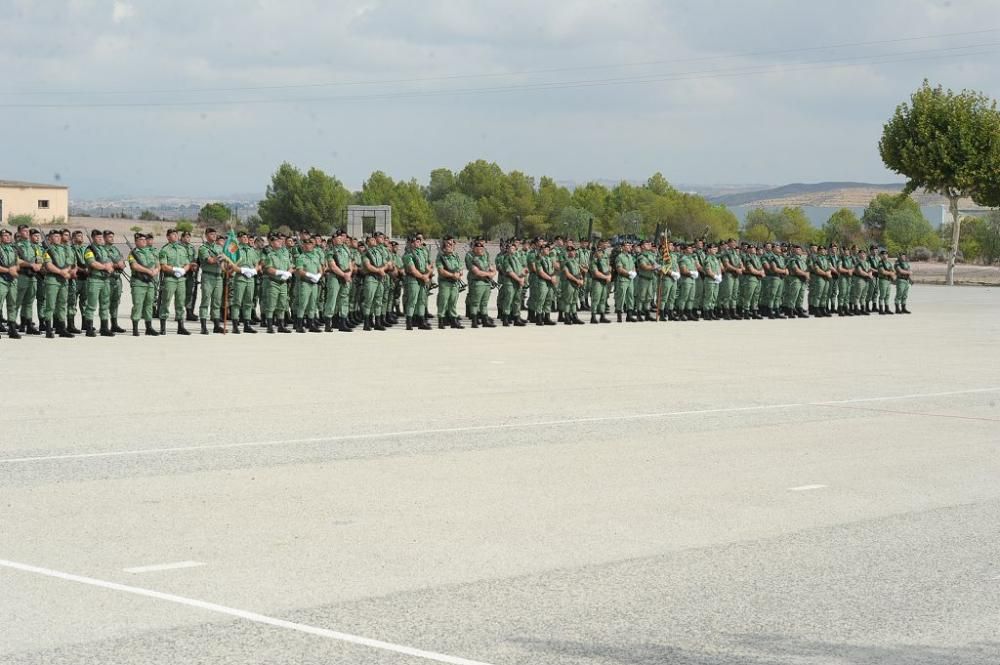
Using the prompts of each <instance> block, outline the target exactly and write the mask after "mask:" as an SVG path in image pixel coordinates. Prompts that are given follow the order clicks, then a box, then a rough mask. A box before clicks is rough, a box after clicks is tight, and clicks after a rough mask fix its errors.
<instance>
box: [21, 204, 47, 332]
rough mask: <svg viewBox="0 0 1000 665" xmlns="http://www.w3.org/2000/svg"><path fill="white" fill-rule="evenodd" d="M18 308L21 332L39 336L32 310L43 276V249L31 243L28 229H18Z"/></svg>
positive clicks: (22, 225)
mask: <svg viewBox="0 0 1000 665" xmlns="http://www.w3.org/2000/svg"><path fill="white" fill-rule="evenodd" d="M17 236H18V238H17V241H16V242H15V243H14V250H15V251H16V252H17V308H18V310H19V311H20V326H19V330H20V331H21V332H23V333H25V334H27V335H37V334H39V333H40V332H41V331H40V330H39V329H38V328H36V327H35V322H34V319H33V313H32V309H33V306H34V304H35V294H36V292H37V291H38V276H39V275H41V274H42V248H41V247H40V246H38V245H36V244H35V243H33V242H31V233H30V232H29V230H28V227H27V226H25V225H24V224H21V225H19V226H18V227H17Z"/></svg>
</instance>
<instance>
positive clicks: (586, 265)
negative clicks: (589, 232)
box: [576, 247, 593, 310]
mask: <svg viewBox="0 0 1000 665" xmlns="http://www.w3.org/2000/svg"><path fill="white" fill-rule="evenodd" d="M592 255H593V252H592V251H591V250H590V248H588V247H578V248H577V250H576V258H578V259H579V260H580V267H581V268H582V269H583V286H582V287H580V288H579V289H577V296H578V297H579V299H580V309H584V310H586V309H590V300H589V298H590V284H591V281H592V280H593V277H592V276H591V274H590V258H591V256H592Z"/></svg>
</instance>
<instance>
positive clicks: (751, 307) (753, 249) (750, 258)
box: [740, 245, 766, 320]
mask: <svg viewBox="0 0 1000 665" xmlns="http://www.w3.org/2000/svg"><path fill="white" fill-rule="evenodd" d="M744 268H745V270H744V272H743V276H742V278H741V279H742V283H741V285H740V310H741V311H742V312H743V318H744V319H757V320H760V319H763V318H764V317H763V316H762V315H761V314H760V312H759V310H758V307H759V306H760V296H761V284H762V283H763V281H764V278H765V276H766V273H765V272H764V262H763V261H762V260H761V257H760V255H759V254H758V253H757V246H756V245H748V246H747V255H746V259H744Z"/></svg>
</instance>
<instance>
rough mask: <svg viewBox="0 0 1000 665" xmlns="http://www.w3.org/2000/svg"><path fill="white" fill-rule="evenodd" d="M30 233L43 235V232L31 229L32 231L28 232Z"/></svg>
mask: <svg viewBox="0 0 1000 665" xmlns="http://www.w3.org/2000/svg"><path fill="white" fill-rule="evenodd" d="M28 233H29V234H30V235H42V232H41V231H39V230H38V229H31V230H30V231H28Z"/></svg>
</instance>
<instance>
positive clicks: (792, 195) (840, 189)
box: [709, 182, 979, 210]
mask: <svg viewBox="0 0 1000 665" xmlns="http://www.w3.org/2000/svg"><path fill="white" fill-rule="evenodd" d="M902 191H903V183H890V184H877V183H867V182H818V183H793V184H790V185H784V186H782V187H774V188H772V189H762V190H758V191H754V192H740V193H735V194H726V195H722V196H712V197H709V200H710V201H712V203H718V204H722V205H726V206H761V207H765V208H770V207H781V206H802V207H819V208H864V207H865V206H867V205H868V202H869V201H871V200H872V199H873V198H875V196H876V195H878V194H898V193H900V192H902ZM913 198H914V199H915V200H916V201H917V203H919V204H920V205H921V206H932V205H947V204H948V200H947V199H946V198H944V197H943V196H939V195H937V194H929V193H927V192H924V191H922V190H918V191H917V192H914V193H913ZM959 207H961V208H962V210H976V209H979V206H977V205H975V204H974V203H973V202H972V201H971V200H968V199H962V200H961V201H960V202H959Z"/></svg>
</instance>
